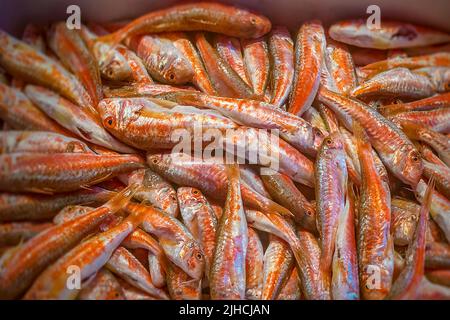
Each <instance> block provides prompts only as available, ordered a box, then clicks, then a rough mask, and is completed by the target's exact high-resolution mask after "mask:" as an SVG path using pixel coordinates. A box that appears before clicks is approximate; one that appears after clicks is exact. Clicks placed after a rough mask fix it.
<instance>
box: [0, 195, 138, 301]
mask: <svg viewBox="0 0 450 320" xmlns="http://www.w3.org/2000/svg"><path fill="white" fill-rule="evenodd" d="M132 195H133V192H132V191H131V189H125V190H124V191H122V192H121V193H119V194H117V195H115V196H114V197H113V198H112V199H111V200H110V201H109V202H107V203H106V204H104V205H103V206H101V207H99V208H97V209H95V210H93V211H91V212H90V213H89V214H87V215H85V216H81V217H80V218H78V219H74V220H70V221H68V222H66V223H63V224H61V225H56V226H54V227H51V228H48V229H47V230H45V231H43V232H41V233H39V234H38V235H37V236H35V237H33V238H32V239H31V240H29V241H27V242H26V243H25V244H23V245H22V246H20V249H19V250H17V251H15V252H14V254H13V256H12V257H11V258H10V259H9V260H8V262H7V264H6V265H4V266H3V268H2V270H1V272H0V297H1V298H2V299H14V298H17V297H19V296H20V295H21V294H22V293H24V292H25V291H26V290H27V288H28V287H29V286H30V285H31V284H32V283H33V281H34V279H35V278H36V277H37V276H39V274H41V272H42V271H44V269H45V268H46V267H48V266H49V265H51V264H52V263H53V262H54V261H56V260H57V259H58V258H59V257H60V256H62V255H63V254H64V253H66V252H67V251H69V250H70V249H72V248H73V247H75V246H76V245H77V244H78V243H79V242H80V241H81V240H82V239H83V238H84V237H85V236H87V235H88V234H89V233H91V232H92V231H94V230H95V229H97V228H98V226H99V225H100V224H101V223H102V222H103V221H104V219H105V218H108V217H110V216H112V215H113V214H114V213H115V212H117V211H118V210H120V209H121V208H122V207H123V206H124V204H125V203H126V202H127V201H128V200H129V199H130V198H131V197H132ZM65 271H66V270H64V274H65V275H66V276H67V274H66V272H65Z"/></svg>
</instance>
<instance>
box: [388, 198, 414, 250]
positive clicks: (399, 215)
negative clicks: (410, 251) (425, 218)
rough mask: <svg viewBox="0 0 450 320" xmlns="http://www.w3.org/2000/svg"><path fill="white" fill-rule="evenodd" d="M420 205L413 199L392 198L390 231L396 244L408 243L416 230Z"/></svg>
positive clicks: (403, 244)
mask: <svg viewBox="0 0 450 320" xmlns="http://www.w3.org/2000/svg"><path fill="white" fill-rule="evenodd" d="M419 210H420V206H419V205H418V204H416V203H414V202H413V201H408V200H406V199H401V198H392V200H391V214H392V225H391V227H392V231H393V236H394V244H395V245H396V246H405V245H409V244H410V243H411V241H412V239H413V236H414V230H416V225H417V221H418V218H419Z"/></svg>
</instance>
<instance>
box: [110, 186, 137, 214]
mask: <svg viewBox="0 0 450 320" xmlns="http://www.w3.org/2000/svg"><path fill="white" fill-rule="evenodd" d="M138 188H139V187H138V185H137V184H132V185H130V186H128V187H127V188H125V189H123V190H121V191H120V192H118V193H117V194H116V195H115V196H113V197H112V198H111V199H110V200H109V201H108V202H106V203H105V204H104V205H103V206H102V207H106V208H109V209H110V210H111V211H112V212H117V211H118V210H120V209H121V208H122V207H123V206H124V205H126V204H127V203H128V201H130V199H131V198H132V197H133V195H134V193H135V192H136V191H137V189H138Z"/></svg>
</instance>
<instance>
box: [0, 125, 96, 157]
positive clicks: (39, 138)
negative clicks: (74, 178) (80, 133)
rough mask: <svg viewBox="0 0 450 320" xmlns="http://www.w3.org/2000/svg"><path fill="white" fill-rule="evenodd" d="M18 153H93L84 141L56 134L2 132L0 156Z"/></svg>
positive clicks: (0, 136) (44, 132)
mask: <svg viewBox="0 0 450 320" xmlns="http://www.w3.org/2000/svg"><path fill="white" fill-rule="evenodd" d="M16 152H28V153H32V152H36V153H93V151H92V150H91V149H90V148H89V147H88V145H87V144H85V143H84V142H83V141H80V140H78V139H76V138H71V137H67V136H65V135H62V134H59V133H55V132H50V131H28V130H21V131H19V130H8V131H5V130H4V131H2V132H0V154H1V153H16Z"/></svg>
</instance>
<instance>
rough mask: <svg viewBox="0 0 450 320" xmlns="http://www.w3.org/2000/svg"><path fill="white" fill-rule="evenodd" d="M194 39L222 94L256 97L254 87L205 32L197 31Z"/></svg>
mask: <svg viewBox="0 0 450 320" xmlns="http://www.w3.org/2000/svg"><path fill="white" fill-rule="evenodd" d="M194 39H195V45H196V46H197V49H198V51H199V53H200V57H201V58H202V61H203V64H204V66H205V68H206V71H207V72H208V75H209V77H210V79H211V82H212V84H213V87H214V89H215V90H216V92H217V93H218V94H219V95H220V96H225V97H232V98H233V97H234V98H237V97H242V98H251V97H254V93H253V90H252V88H251V87H250V86H249V85H248V84H247V83H245V81H244V80H243V79H242V78H241V77H240V76H239V75H238V74H237V73H236V71H234V70H233V69H232V68H231V66H230V65H229V64H228V63H226V61H225V60H224V59H222V58H221V57H220V56H219V54H218V53H217V51H216V50H215V49H214V48H213V46H212V45H211V44H210V43H209V42H208V40H207V39H206V37H205V34H203V33H196V34H195V36H194Z"/></svg>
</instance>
